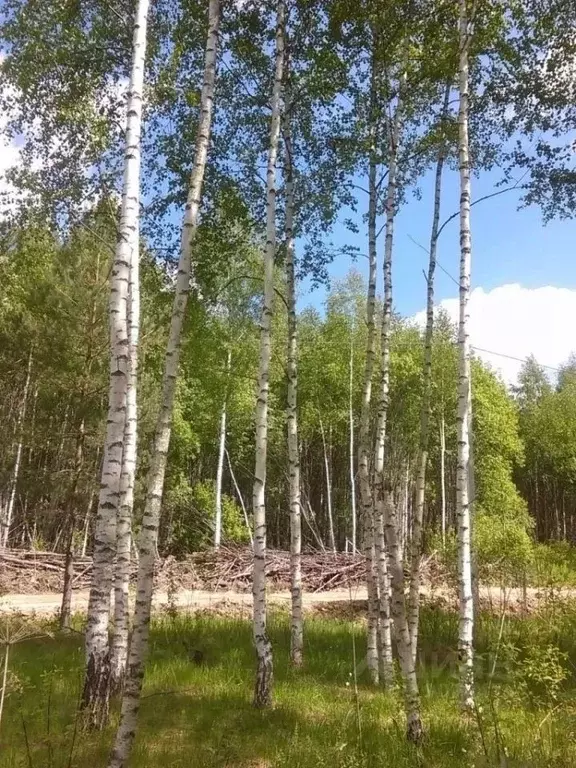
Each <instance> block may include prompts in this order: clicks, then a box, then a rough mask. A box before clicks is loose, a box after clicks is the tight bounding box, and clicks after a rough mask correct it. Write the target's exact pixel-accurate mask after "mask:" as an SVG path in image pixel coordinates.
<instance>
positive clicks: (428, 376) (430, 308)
mask: <svg viewBox="0 0 576 768" xmlns="http://www.w3.org/2000/svg"><path fill="white" fill-rule="evenodd" d="M449 101H450V85H447V86H446V89H445V91H444V104H443V109H442V117H441V121H442V123H444V122H445V121H446V118H447V117H448V105H449ZM445 158H446V147H445V146H444V141H442V144H441V146H440V150H439V152H438V161H437V163H436V181H435V185H434V213H433V216H432V232H431V234H430V251H429V255H430V260H429V262H428V276H427V281H426V284H427V290H426V331H425V333H424V366H423V371H422V404H421V408H420V445H419V456H418V474H417V476H416V499H415V506H414V516H413V521H412V541H411V547H410V550H411V551H410V596H409V601H408V627H409V629H410V639H411V642H412V654H413V656H414V663H416V656H417V653H418V623H419V618H420V558H421V555H422V526H423V522H424V501H425V499H424V496H425V493H426V468H427V465H428V443H429V431H430V430H429V423H430V398H431V388H432V336H433V333H434V273H435V272H436V247H437V245H438V228H439V225H440V202H441V194H442V171H443V170H444V161H445Z"/></svg>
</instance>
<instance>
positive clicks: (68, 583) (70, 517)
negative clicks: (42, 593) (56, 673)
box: [60, 393, 85, 631]
mask: <svg viewBox="0 0 576 768" xmlns="http://www.w3.org/2000/svg"><path fill="white" fill-rule="evenodd" d="M83 394H84V393H82V395H83ZM84 438H85V429H84V419H81V421H80V425H79V427H78V434H77V436H76V457H75V460H74V478H73V480H72V485H71V488H70V493H69V497H68V504H67V507H68V510H67V515H66V520H65V523H66V524H67V526H68V539H67V542H66V560H65V563H64V584H63V588H62V605H61V607H60V629H61V630H62V631H68V630H69V629H70V620H71V618H72V580H73V579H74V532H75V530H76V516H77V511H76V506H77V503H78V498H77V493H78V486H79V485H80V473H81V472H82V465H83V464H84Z"/></svg>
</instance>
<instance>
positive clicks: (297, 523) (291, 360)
mask: <svg viewBox="0 0 576 768" xmlns="http://www.w3.org/2000/svg"><path fill="white" fill-rule="evenodd" d="M289 77H290V73H289V59H288V56H286V71H285V73H284V78H285V82H286V84H287V87H286V91H287V95H286V99H285V101H286V107H285V112H284V116H283V121H282V123H283V133H284V145H285V163H284V177H285V178H284V183H285V187H286V211H285V227H286V294H287V297H286V298H287V304H288V349H287V369H288V387H287V395H286V400H287V402H286V421H287V434H288V474H289V477H290V481H289V486H290V499H289V504H290V592H291V596H292V610H291V630H290V661H291V662H292V664H294V666H297V667H299V666H300V665H301V664H302V651H303V647H304V622H303V618H302V558H301V552H302V516H301V501H300V451H299V447H298V409H297V406H298V334H297V317H296V275H295V264H294V262H295V254H294V157H293V154H292V151H293V150H292V130H291V110H292V108H293V104H292V102H291V100H290V98H289V87H290V82H289Z"/></svg>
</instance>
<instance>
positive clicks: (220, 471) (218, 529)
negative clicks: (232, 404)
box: [214, 349, 232, 549]
mask: <svg viewBox="0 0 576 768" xmlns="http://www.w3.org/2000/svg"><path fill="white" fill-rule="evenodd" d="M231 365H232V351H231V350H230V349H229V350H228V352H227V354H226V390H225V393H224V401H223V403H222V411H221V413H220V436H219V439H218V464H217V466H216V504H215V506H216V519H215V521H214V548H215V549H218V548H219V547H220V543H221V541H222V478H223V476H224V453H225V451H226V416H227V407H228V378H229V376H230V367H231Z"/></svg>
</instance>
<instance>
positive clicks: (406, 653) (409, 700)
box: [374, 79, 421, 740]
mask: <svg viewBox="0 0 576 768" xmlns="http://www.w3.org/2000/svg"><path fill="white" fill-rule="evenodd" d="M403 88H404V79H403V80H402V82H401V84H400V89H399V93H398V100H397V104H396V111H395V114H394V120H393V123H392V126H391V127H390V134H389V141H388V185H387V191H386V224H385V241H384V243H385V244H384V307H383V312H382V330H381V355H382V365H381V374H380V400H379V404H378V419H377V428H376V446H375V457H374V487H375V496H376V510H377V517H378V521H379V527H380V531H381V534H382V536H381V543H380V550H381V551H382V550H383V549H384V550H385V541H384V536H385V531H386V539H387V540H388V553H389V557H390V569H391V573H392V577H393V588H394V589H395V596H394V599H393V605H394V606H395V608H394V624H395V628H396V644H397V646H398V656H399V659H400V668H401V672H402V678H403V680H404V686H405V689H406V691H408V690H409V689H410V687H411V686H413V685H416V679H415V678H416V676H415V673H414V663H413V662H412V664H411V665H409V664H407V659H408V658H410V659H411V658H412V653H411V648H410V645H408V648H406V647H405V643H406V633H405V632H404V624H406V611H405V605H404V581H403V579H404V573H403V562H402V551H401V548H400V544H399V530H400V526H399V521H398V519H397V515H396V511H395V510H394V514H393V515H392V514H390V513H388V514H387V511H386V502H387V501H388V506H391V505H392V501H391V499H390V498H389V494H388V498H387V494H386V490H385V480H384V464H385V462H384V459H385V447H386V430H387V425H388V406H389V391H390V338H391V331H392V253H393V244H394V219H395V215H396V197H397V173H398V149H399V144H400V134H401V127H402V109H403V104H402V96H403V93H402V91H403ZM385 517H386V520H384V518H385ZM392 524H394V525H395V526H396V528H395V531H394V536H393V538H392V537H391V536H390V532H389V528H390V526H391V525H392ZM391 541H393V543H394V546H393V547H390V542H391ZM381 560H382V561H383V563H384V565H387V563H386V553H385V552H384V553H383V554H382V557H381ZM394 579H395V580H396V583H394ZM399 580H400V581H399ZM383 584H384V578H383V576H381V577H380V604H381V605H382V604H383V603H387V605H385V606H384V607H383V608H381V613H383V614H384V615H388V616H389V615H390V605H389V601H390V593H389V589H388V579H387V576H386V589H385V590H384V589H383ZM400 594H401V595H402V600H401V605H400V603H399V595H400ZM387 640H388V641H389V642H391V638H387ZM387 655H388V656H389V657H390V658H391V655H392V654H391V651H389V652H388V653H387ZM392 674H393V673H392V671H390V673H389V677H392ZM415 690H416V694H417V692H418V687H417V685H416V688H415ZM406 705H407V710H406V714H407V718H408V736H409V738H411V739H412V738H414V739H416V740H418V739H419V738H420V735H421V733H420V732H421V725H420V713H419V708H418V707H419V700H418V699H414V697H413V696H410V697H408V696H407V697H406ZM414 707H416V709H414ZM416 724H418V727H416Z"/></svg>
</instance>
